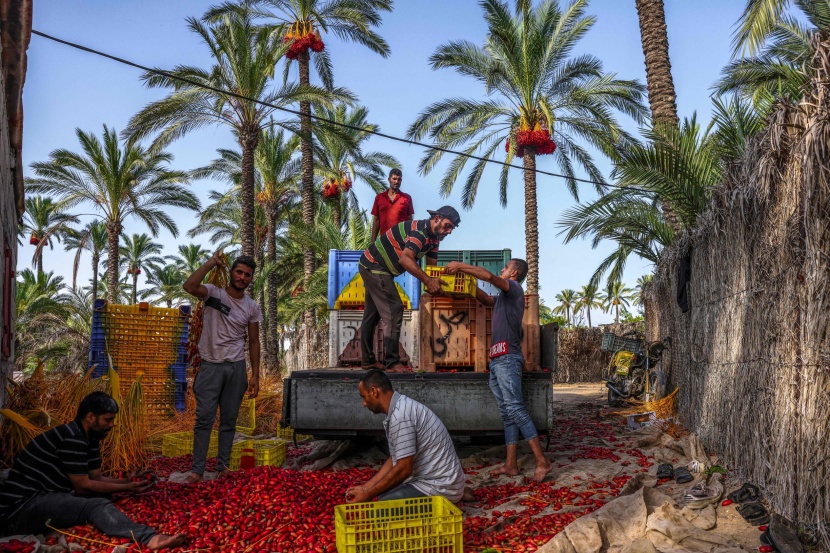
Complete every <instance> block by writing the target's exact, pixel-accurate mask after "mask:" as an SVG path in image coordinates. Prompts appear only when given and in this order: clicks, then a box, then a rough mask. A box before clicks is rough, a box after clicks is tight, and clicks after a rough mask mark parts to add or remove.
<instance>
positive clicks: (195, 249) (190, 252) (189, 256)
mask: <svg viewBox="0 0 830 553" xmlns="http://www.w3.org/2000/svg"><path fill="white" fill-rule="evenodd" d="M178 251H179V253H178V254H177V255H169V256H167V259H169V260H170V261H172V262H173V264H174V265H175V266H176V268H177V269H178V270H179V271H180V272H181V273H183V274H185V275H190V274H192V273H193V272H194V271H195V270H196V269H198V268H199V267H201V266H202V265H204V264H205V262H206V261H207V260H208V258H209V257H210V255H211V252H210V251H208V250H206V249H205V248H203V247H202V246H200V245H199V244H179V248H178Z"/></svg>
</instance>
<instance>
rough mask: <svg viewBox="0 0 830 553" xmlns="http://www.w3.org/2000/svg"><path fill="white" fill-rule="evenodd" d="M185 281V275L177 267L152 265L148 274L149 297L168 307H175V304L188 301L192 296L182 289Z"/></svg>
mask: <svg viewBox="0 0 830 553" xmlns="http://www.w3.org/2000/svg"><path fill="white" fill-rule="evenodd" d="M184 279H185V275H184V273H182V271H181V270H180V269H179V268H178V267H177V266H175V265H164V266H160V265H152V266H150V267H149V270H148V272H147V284H149V285H150V288H149V289H148V290H147V295H148V296H150V297H153V298H155V300H156V301H163V302H164V303H165V304H166V305H167V307H173V302H177V303H181V302H184V301H188V300H189V299H190V295H189V294H188V293H187V292H185V291H184V290H183V289H182V284H184Z"/></svg>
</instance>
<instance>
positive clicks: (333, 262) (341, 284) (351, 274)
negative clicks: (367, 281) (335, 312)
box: [328, 250, 421, 309]
mask: <svg viewBox="0 0 830 553" xmlns="http://www.w3.org/2000/svg"><path fill="white" fill-rule="evenodd" d="M363 251H364V250H329V290H328V300H329V309H336V308H338V307H342V306H343V305H344V304H347V305H348V306H349V307H355V308H357V307H360V306H361V305H362V303H363V301H362V299H361V298H362V297H363V295H364V294H365V291H364V290H363V281H362V280H360V276H359V274H358V262H359V261H360V257H361V256H362V255H363ZM355 277H357V279H359V280H360V281H359V282H357V281H355V282H354V283H353V284H352V287H351V288H347V287H349V284H350V283H352V280H353V279H355ZM395 283H396V284H398V286H399V287H400V291H402V294H401V296H402V298H401V299H402V300H403V302H404V308H405V309H418V307H419V306H420V304H421V281H419V280H418V279H417V278H415V277H414V276H413V275H411V274H409V273H407V272H404V273H402V274H400V275H398V276H397V277H396V278H395ZM355 287H356V288H358V289H359V290H358V291H357V292H358V293H357V294H356V295H355V294H354V292H355ZM346 296H349V297H348V298H347V297H346ZM344 300H345V301H344ZM336 306H338V307H336Z"/></svg>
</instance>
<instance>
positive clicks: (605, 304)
mask: <svg viewBox="0 0 830 553" xmlns="http://www.w3.org/2000/svg"><path fill="white" fill-rule="evenodd" d="M631 292H632V290H631V289H630V288H626V287H625V284H623V283H622V282H620V281H619V280H617V281H615V282H609V283H608V286H606V287H605V290H604V291H603V295H602V300H601V301H602V308H603V309H604V310H605V312H606V313H608V312H609V311H611V310H612V309H613V310H614V322H615V323H616V324H620V307H622V308H623V310H625V308H627V307H628V306H629V305H631V303H630V300H631V297H630V296H631Z"/></svg>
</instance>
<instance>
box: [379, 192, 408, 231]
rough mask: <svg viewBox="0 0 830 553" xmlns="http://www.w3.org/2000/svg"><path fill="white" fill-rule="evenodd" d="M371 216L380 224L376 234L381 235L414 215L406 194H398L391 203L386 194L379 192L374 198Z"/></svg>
mask: <svg viewBox="0 0 830 553" xmlns="http://www.w3.org/2000/svg"><path fill="white" fill-rule="evenodd" d="M372 215H374V216H375V217H377V218H378V222H379V223H380V229H379V231H378V232H379V234H383V233H384V232H386V231H387V230H389V229H390V228H392V227H394V226H395V225H397V224H398V223H403V222H404V221H406V220H408V219H409V218H410V217H412V216H413V215H415V208H413V207H412V197H411V196H410V195H409V194H407V193H406V192H398V195H397V196H395V200H394V201H392V200H390V199H389V194H388V193H387V192H381V193H380V194H378V195H377V196H375V203H374V205H373V206H372Z"/></svg>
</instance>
